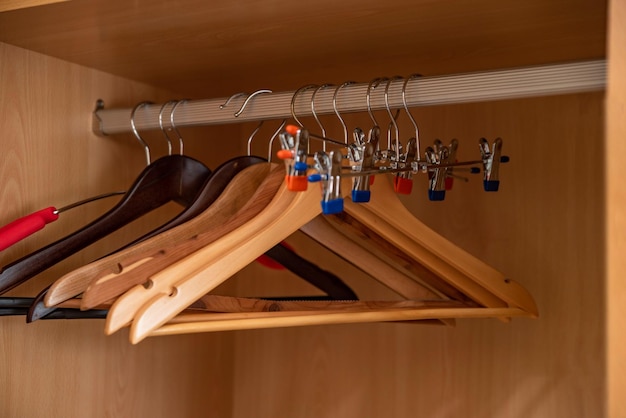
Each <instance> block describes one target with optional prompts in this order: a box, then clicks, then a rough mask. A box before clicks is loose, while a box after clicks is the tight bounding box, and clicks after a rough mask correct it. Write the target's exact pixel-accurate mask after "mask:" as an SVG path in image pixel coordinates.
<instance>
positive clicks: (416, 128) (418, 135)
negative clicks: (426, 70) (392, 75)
mask: <svg viewBox="0 0 626 418" xmlns="http://www.w3.org/2000/svg"><path fill="white" fill-rule="evenodd" d="M421 76H422V75H421V74H413V75H410V76H409V78H407V79H406V80H405V81H404V84H403V85H402V104H403V105H404V110H405V111H406V114H407V116H408V117H409V119H410V120H411V123H412V124H413V127H414V128H415V141H416V142H417V155H416V158H417V161H418V162H419V161H420V133H419V129H418V127H417V122H415V119H414V118H413V115H412V114H411V112H409V106H408V105H407V104H406V86H407V84H409V81H411V80H413V79H414V78H417V77H421Z"/></svg>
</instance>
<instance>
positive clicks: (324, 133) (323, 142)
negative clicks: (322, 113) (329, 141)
mask: <svg viewBox="0 0 626 418" xmlns="http://www.w3.org/2000/svg"><path fill="white" fill-rule="evenodd" d="M327 87H332V84H322V85H321V86H319V87H318V88H316V89H315V90H314V91H313V94H312V95H311V113H312V114H313V117H314V118H315V122H317V124H318V125H319V127H320V130H321V133H322V136H323V137H324V138H325V137H326V128H324V125H322V122H321V121H320V118H319V117H318V116H317V112H316V111H315V95H317V93H318V92H319V91H320V90H323V89H325V88H327ZM322 150H323V151H324V152H325V151H326V141H322Z"/></svg>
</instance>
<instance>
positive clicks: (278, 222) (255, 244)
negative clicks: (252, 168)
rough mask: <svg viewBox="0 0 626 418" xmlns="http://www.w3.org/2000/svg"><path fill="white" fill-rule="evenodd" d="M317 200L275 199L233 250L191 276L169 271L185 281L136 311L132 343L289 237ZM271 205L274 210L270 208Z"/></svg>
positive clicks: (305, 196) (315, 196)
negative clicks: (260, 254) (282, 203)
mask: <svg viewBox="0 0 626 418" xmlns="http://www.w3.org/2000/svg"><path fill="white" fill-rule="evenodd" d="M342 187H343V190H344V191H348V190H350V184H349V183H348V181H346V184H345V185H342ZM283 190H284V186H283ZM286 193H290V192H286ZM319 199H320V198H319V191H318V190H316V188H308V189H307V191H304V192H298V193H296V194H295V196H293V193H292V196H291V198H290V199H289V200H290V201H289V202H287V201H286V200H287V199H284V198H283V199H281V198H280V197H279V196H277V199H274V200H273V201H272V203H275V205H270V206H268V208H267V209H266V210H264V211H263V212H262V213H261V214H260V215H259V216H257V217H256V218H255V221H257V222H252V223H248V224H246V225H244V227H245V229H244V227H242V228H240V229H238V230H236V231H235V232H236V233H237V235H239V238H240V242H239V244H238V245H237V246H236V248H232V249H231V250H230V251H228V252H227V253H226V254H222V256H221V257H219V258H211V259H205V260H204V261H202V262H199V263H198V264H197V269H196V272H195V273H193V274H192V275H189V274H182V275H179V276H176V272H175V270H172V271H171V276H170V277H183V278H184V279H179V280H173V281H171V282H170V286H169V288H167V289H165V292H163V293H161V294H160V295H157V296H155V297H154V298H153V299H152V300H150V301H147V303H145V304H143V306H142V307H141V308H140V309H139V310H138V311H137V314H136V315H135V317H134V320H133V322H132V324H131V331H130V338H131V341H133V342H137V341H140V340H141V339H143V338H145V337H146V336H147V335H148V333H149V332H150V331H151V330H153V329H156V328H158V327H159V326H161V325H162V324H164V323H165V322H167V321H168V320H169V319H171V318H173V317H174V316H176V315H177V314H178V313H179V312H181V311H182V310H183V309H184V308H185V306H188V305H189V304H190V303H192V302H193V301H194V300H196V299H198V296H199V295H204V294H207V293H208V292H209V291H211V290H212V289H213V288H215V287H216V286H217V285H219V284H220V283H222V282H223V281H225V280H226V279H228V278H229V277H230V276H232V275H233V274H234V273H236V272H237V271H239V270H240V269H241V268H243V267H244V266H246V265H247V264H249V263H250V262H251V261H253V260H254V259H255V258H256V257H257V256H258V255H259V253H262V252H264V251H265V250H267V248H270V247H272V246H273V245H275V244H276V243H278V242H280V241H281V240H283V239H284V238H285V237H287V236H289V235H291V234H292V233H294V232H295V231H296V230H298V229H299V228H300V227H301V226H302V225H304V224H306V223H307V222H309V221H310V220H311V219H313V218H314V217H315V216H317V215H318V214H320V213H321V207H320V204H319ZM281 200H285V204H284V205H279V203H280V201H281ZM271 206H274V207H272V208H271V209H270V207H271ZM215 244H217V242H216V243H215ZM207 260H208V261H207ZM194 261H195V260H194ZM198 261H200V260H198Z"/></svg>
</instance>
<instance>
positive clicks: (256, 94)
mask: <svg viewBox="0 0 626 418" xmlns="http://www.w3.org/2000/svg"><path fill="white" fill-rule="evenodd" d="M265 93H273V91H272V90H268V89H261V90H257V91H255V92H254V93H252V94H250V95H248V97H246V100H244V101H243V103H242V104H241V107H240V108H239V110H238V111H236V112H235V113H234V114H233V116H235V117H236V118H238V117H239V116H241V114H242V113H243V112H244V110H246V107H247V106H248V103H250V101H251V100H252V99H253V98H254V97H255V96H258V95H259V94H265Z"/></svg>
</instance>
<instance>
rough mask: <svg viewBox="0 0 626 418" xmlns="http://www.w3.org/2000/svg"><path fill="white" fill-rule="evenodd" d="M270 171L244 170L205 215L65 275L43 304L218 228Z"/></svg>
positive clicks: (78, 291) (260, 168)
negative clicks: (148, 255)
mask: <svg viewBox="0 0 626 418" xmlns="http://www.w3.org/2000/svg"><path fill="white" fill-rule="evenodd" d="M269 171H270V166H269V165H268V164H267V163H264V164H254V165H252V166H250V167H247V168H246V169H245V170H243V171H242V172H240V173H238V174H237V175H236V176H235V179H237V178H239V181H233V182H231V183H230V184H229V186H227V187H226V188H225V190H224V191H223V192H222V193H221V194H220V197H222V198H221V199H220V198H219V197H218V198H217V199H216V200H215V202H213V204H212V205H211V206H209V208H207V209H206V211H205V212H203V213H201V214H199V215H197V216H196V217H194V218H192V219H190V220H189V221H188V222H186V223H184V224H182V225H180V226H178V227H175V228H172V229H170V230H168V231H165V232H163V233H161V234H159V235H155V236H153V237H151V238H149V239H147V240H145V241H143V242H140V243H138V244H135V245H134V246H131V247H128V248H126V249H124V250H122V251H119V252H117V253H114V254H111V255H109V256H107V257H104V258H102V259H100V260H97V261H95V262H92V263H90V264H87V265H85V266H82V267H80V268H78V269H76V270H74V271H71V272H69V273H67V274H66V275H65V276H63V277H62V278H60V279H58V280H57V281H55V283H54V284H53V285H52V286H51V287H50V290H49V291H48V292H47V294H46V297H45V303H46V305H47V306H54V305H57V304H59V303H61V302H63V301H64V300H67V299H69V298H72V297H74V296H77V295H79V294H81V293H82V292H84V291H85V290H86V289H87V288H88V287H89V284H90V283H91V282H92V281H93V279H94V278H97V277H100V276H102V275H106V274H109V275H110V276H107V278H108V279H110V280H114V279H115V277H117V275H119V273H121V272H126V271H129V268H130V267H131V266H132V265H133V264H134V263H136V262H137V261H138V260H142V259H144V258H145V254H146V253H148V254H151V255H153V256H154V258H155V259H161V258H163V257H161V256H163V255H165V254H167V253H169V252H171V251H172V248H169V247H171V246H172V243H173V242H183V241H186V240H189V239H191V238H193V237H194V236H196V235H198V232H199V231H203V230H205V229H210V228H212V227H215V226H217V225H219V224H220V223H222V222H223V221H225V220H226V219H227V218H228V216H229V214H230V213H232V210H236V209H237V208H239V207H241V206H242V205H243V204H244V203H245V202H246V201H247V199H248V198H249V196H250V195H251V194H252V193H253V192H254V190H256V188H257V187H258V186H259V184H260V183H261V182H262V179H264V178H265V177H266V176H267V175H268V173H269ZM209 183H210V182H209ZM209 183H207V185H209ZM237 196H242V197H243V199H241V198H239V199H237ZM159 269H160V267H158V266H157V267H156V270H155V271H158V270H159ZM115 273H117V275H116V274H115ZM127 279H128V277H124V279H122V280H120V282H122V283H123V282H124V280H127ZM103 280H105V279H103ZM138 283H141V281H139V282H138ZM114 296H116V294H113V296H108V295H107V296H105V297H104V298H103V299H101V300H98V301H96V302H95V304H99V303H103V302H105V301H107V300H109V299H111V297H114Z"/></svg>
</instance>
